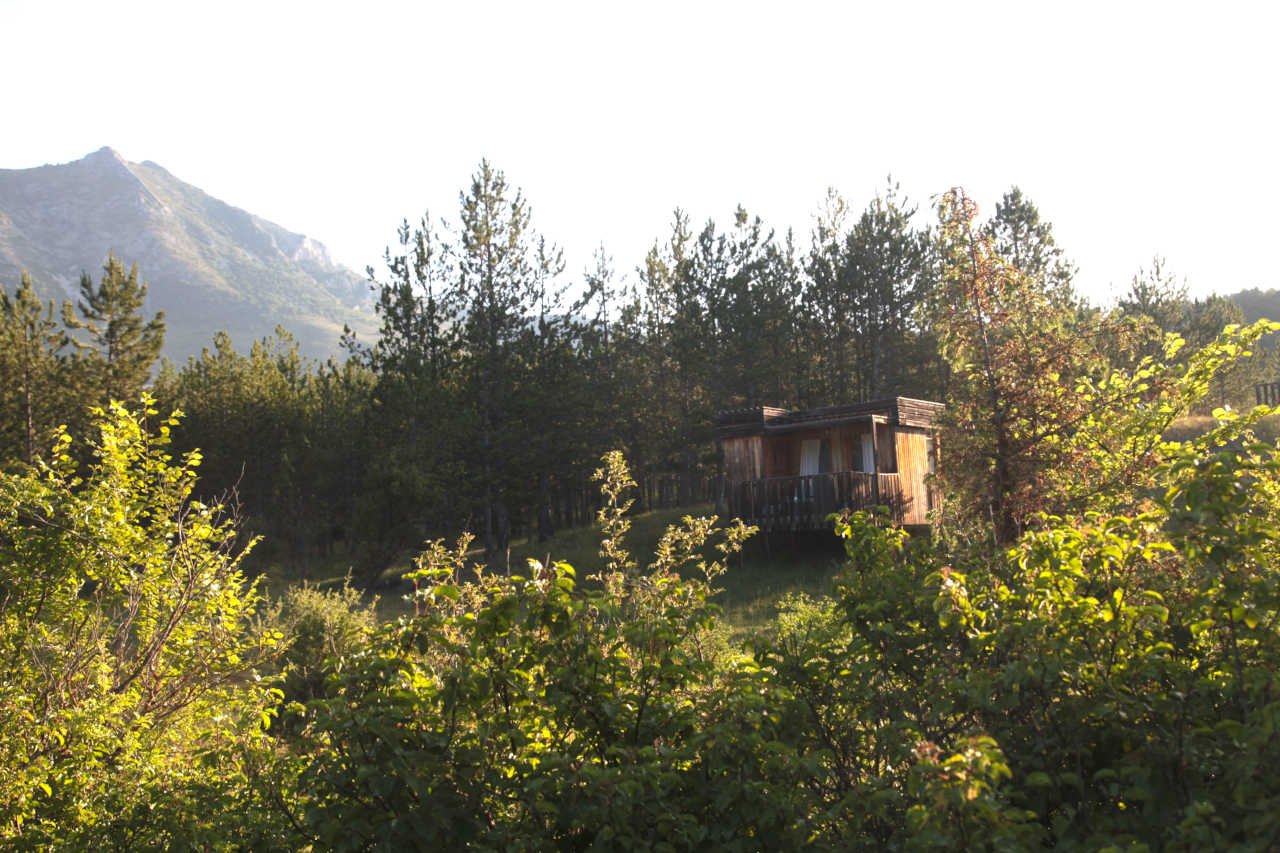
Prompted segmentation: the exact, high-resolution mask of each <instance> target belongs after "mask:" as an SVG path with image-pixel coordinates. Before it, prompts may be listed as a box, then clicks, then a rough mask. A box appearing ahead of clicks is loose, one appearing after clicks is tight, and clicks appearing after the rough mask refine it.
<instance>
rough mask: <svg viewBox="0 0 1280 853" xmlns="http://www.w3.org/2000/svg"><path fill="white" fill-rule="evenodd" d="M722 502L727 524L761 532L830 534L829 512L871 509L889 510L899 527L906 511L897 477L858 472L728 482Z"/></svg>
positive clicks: (895, 475)
mask: <svg viewBox="0 0 1280 853" xmlns="http://www.w3.org/2000/svg"><path fill="white" fill-rule="evenodd" d="M725 499H726V504H727V508H728V515H729V517H730V518H741V519H742V520H743V521H745V522H747V523H748V524H754V525H757V526H758V527H759V528H760V529H761V530H764V531H770V530H829V529H830V528H831V524H830V522H828V521H827V516H829V515H831V514H832V513H833V512H842V511H844V510H858V509H870V508H871V507H874V506H887V507H889V517H890V518H891V519H892V520H893V521H894V523H896V524H901V523H902V522H903V518H904V511H905V509H906V507H905V502H904V500H903V495H902V485H901V481H900V480H899V475H897V474H878V475H877V474H864V473H862V472H859V471H840V472H836V473H831V474H813V475H810V476H805V477H770V478H767V479H759V480H745V481H742V482H729V483H727V484H726V487H725Z"/></svg>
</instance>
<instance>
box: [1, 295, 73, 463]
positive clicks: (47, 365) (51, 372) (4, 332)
mask: <svg viewBox="0 0 1280 853" xmlns="http://www.w3.org/2000/svg"><path fill="white" fill-rule="evenodd" d="M66 346H67V333H66V330H65V329H63V327H62V324H60V323H59V322H58V320H57V318H56V317H55V314H54V303H53V302H52V301H50V302H49V303H48V304H47V305H46V304H45V303H44V302H42V301H41V300H40V298H39V297H38V296H37V295H36V292H35V288H34V287H33V286H32V284H31V276H30V275H28V274H27V273H25V272H24V273H23V274H22V282H21V284H19V286H18V289H17V290H16V291H14V293H13V295H12V296H10V295H9V293H8V292H7V291H3V290H0V405H2V406H3V410H2V411H3V414H0V458H3V459H11V458H21V459H23V460H24V461H26V462H27V463H28V464H30V463H32V462H33V461H35V457H36V454H37V453H38V452H39V451H41V450H42V449H43V448H44V447H45V446H46V445H47V443H48V438H49V435H50V433H51V431H52V430H53V428H54V427H55V426H57V425H58V423H59V422H60V416H62V415H63V414H64V413H68V412H74V411H75V409H77V408H78V404H79V400H78V398H77V396H76V394H75V387H74V385H73V384H72V385H70V387H69V385H68V383H66V382H65V381H64V380H65V378H66V377H65V373H66V370H65V366H66V360H65V358H64V356H63V350H64V349H65V348H66Z"/></svg>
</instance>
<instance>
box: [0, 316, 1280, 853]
mask: <svg viewBox="0 0 1280 853" xmlns="http://www.w3.org/2000/svg"><path fill="white" fill-rule="evenodd" d="M1257 332H1258V329H1252V330H1244V331H1240V330H1229V331H1228V332H1226V333H1225V334H1224V338H1223V339H1222V340H1220V341H1218V342H1217V343H1215V344H1213V345H1211V346H1210V347H1209V348H1208V349H1207V350H1206V351H1205V352H1204V353H1202V354H1201V356H1198V357H1197V358H1195V359H1192V360H1191V361H1190V362H1188V364H1189V365H1190V366H1191V367H1190V368H1189V369H1187V370H1185V371H1183V372H1182V373H1181V374H1180V375H1179V376H1177V377H1175V380H1171V381H1175V384H1176V385H1177V388H1175V389H1174V390H1175V391H1177V390H1178V389H1181V391H1180V392H1179V393H1182V392H1185V393H1186V394H1192V395H1193V394H1194V393H1196V389H1197V388H1204V387H1207V385H1206V382H1205V380H1206V377H1208V376H1210V375H1211V374H1212V373H1213V371H1214V369H1215V365H1218V364H1227V363H1229V362H1230V360H1231V359H1233V358H1235V357H1236V356H1238V355H1240V354H1242V352H1243V350H1242V347H1243V345H1246V344H1247V343H1248V341H1249V339H1250V337H1249V336H1250V335H1256V333H1257ZM1201 368H1203V369H1201ZM1142 369H1143V370H1147V369H1148V368H1146V367H1144V368H1142ZM1175 396H1176V395H1175ZM1167 399H1168V398H1167V397H1163V396H1162V397H1159V398H1156V397H1153V398H1152V404H1153V406H1155V407H1156V409H1154V410H1152V411H1154V412H1155V415H1153V414H1152V411H1148V410H1146V409H1144V408H1143V407H1141V406H1137V407H1134V406H1130V407H1129V408H1128V409H1127V410H1125V411H1122V412H1112V413H1110V414H1109V415H1107V416H1106V417H1103V416H1102V415H1101V414H1100V415H1098V416H1097V417H1095V418H1087V419H1083V420H1080V421H1079V424H1080V428H1079V429H1078V430H1077V431H1076V432H1074V433H1072V434H1069V435H1065V436H1064V438H1063V440H1064V441H1070V442H1074V445H1073V446H1072V447H1068V448H1065V449H1066V450H1067V451H1069V453H1068V455H1070V453H1074V452H1076V451H1077V450H1080V449H1081V448H1084V451H1082V452H1085V451H1087V452H1090V453H1093V454H1095V455H1098V454H1104V453H1105V454H1108V455H1107V456H1106V457H1105V458H1102V459H1099V460H1096V461H1097V464H1098V466H1099V467H1098V470H1100V471H1103V472H1104V473H1105V472H1107V471H1111V470H1113V469H1114V468H1115V466H1116V465H1127V464H1128V463H1127V460H1129V459H1131V458H1134V453H1133V452H1132V450H1131V448H1132V447H1138V448H1146V449H1145V450H1143V455H1142V458H1143V459H1145V460H1149V461H1150V462H1151V467H1150V470H1148V471H1146V472H1145V473H1144V476H1142V477H1140V478H1118V479H1117V478H1113V477H1110V476H1108V477H1105V478H1103V480H1104V481H1105V482H1108V483H1110V484H1112V485H1111V486H1110V487H1109V489H1108V490H1104V491H1099V492H1098V493H1097V495H1096V498H1097V500H1095V501H1094V502H1092V503H1091V504H1090V506H1091V507H1092V508H1090V509H1088V510H1086V511H1082V512H1078V513H1074V514H1069V515H1063V516H1060V517H1050V516H1041V517H1039V518H1036V519H1033V520H1032V522H1031V523H1030V524H1029V525H1028V527H1029V529H1028V531H1027V532H1025V533H1023V535H1022V536H1021V537H1020V538H1019V539H1018V540H1017V541H1016V542H1015V543H1014V544H1013V545H1012V546H1011V547H1009V548H1006V549H998V550H995V549H989V548H984V547H980V546H975V545H973V544H972V543H969V544H961V545H953V544H949V543H948V542H946V541H944V540H939V541H935V542H930V541H928V540H912V539H910V538H908V537H907V535H906V534H905V533H904V532H902V531H899V530H895V529H892V528H887V527H884V526H881V525H880V523H879V521H878V519H877V518H876V517H875V516H874V515H866V514H855V515H852V516H850V517H848V518H844V519H840V520H839V521H838V523H837V532H838V533H839V535H840V536H841V537H842V538H843V539H844V542H845V545H846V550H847V553H848V565H847V567H846V569H845V570H844V572H843V574H842V575H841V576H840V578H839V579H838V581H837V583H836V584H835V587H834V590H833V595H832V596H830V597H826V598H820V599H812V598H805V597H795V598H793V599H791V600H790V601H789V602H787V603H786V604H785V605H784V607H783V612H782V613H781V614H780V615H779V617H778V618H777V620H776V621H775V622H774V624H773V625H772V626H770V628H769V629H768V630H767V631H766V632H764V633H763V634H761V635H760V636H758V637H757V638H756V639H755V641H754V642H753V644H752V646H751V647H750V648H746V649H735V648H732V647H731V646H730V645H729V643H728V642H727V640H726V634H725V632H724V630H723V627H722V626H721V625H720V622H719V619H718V613H717V609H716V607H715V606H714V605H713V604H711V603H710V596H711V595H712V594H713V591H714V590H713V587H712V584H713V583H714V582H715V581H716V579H717V578H718V577H720V576H721V574H722V573H723V572H724V571H725V566H726V564H727V562H728V561H727V557H728V556H729V555H730V554H731V553H732V552H733V551H734V550H736V549H737V548H738V547H739V545H740V544H741V542H742V540H743V538H744V537H745V536H746V534H747V531H746V529H745V528H743V527H742V526H741V525H740V524H739V525H733V526H729V527H726V528H716V527H715V525H714V521H713V520H711V519H686V521H685V523H684V525H683V526H680V527H676V528H673V529H672V530H670V531H669V532H668V533H667V535H666V536H665V537H664V538H663V540H662V541H661V542H660V543H659V545H658V547H657V549H656V553H655V555H654V558H653V560H652V562H651V563H650V564H649V565H647V566H644V567H641V566H640V565H638V563H637V561H636V560H635V559H633V557H632V555H631V554H630V552H629V551H628V549H627V548H626V546H625V537H626V534H627V527H628V521H627V507H628V502H627V500H626V498H625V494H624V493H625V491H626V489H627V488H628V487H629V486H630V480H629V477H628V475H627V473H626V470H625V467H624V466H623V465H622V462H621V459H620V457H619V456H617V455H616V454H615V455H610V456H609V457H607V458H606V464H605V467H604V469H603V470H602V473H601V478H602V481H603V484H604V489H605V495H606V500H605V509H604V510H603V512H602V517H601V522H602V528H603V530H604V539H603V542H602V544H601V550H600V558H599V563H598V568H597V570H596V571H595V572H593V573H590V574H587V575H586V576H585V577H579V575H578V573H577V572H576V571H575V570H574V569H573V568H572V567H570V566H568V565H567V564H564V563H550V564H542V563H538V562H531V563H530V565H529V569H528V571H527V573H526V574H524V575H522V576H510V577H508V576H496V575H493V574H488V573H484V572H481V573H479V575H478V576H476V575H473V574H472V573H473V572H474V571H475V570H474V567H470V566H467V565H466V563H465V554H466V548H467V542H466V541H465V540H464V541H463V542H462V543H461V544H460V545H459V546H458V547H457V548H456V549H454V550H450V549H448V548H446V547H444V546H443V545H442V544H439V543H437V544H435V545H433V546H431V547H430V548H429V549H428V551H427V552H426V553H425V554H424V555H423V556H422V557H421V558H420V559H419V561H418V565H417V567H416V570H415V571H413V572H411V574H410V577H411V578H412V579H413V580H414V581H415V583H416V584H417V592H416V593H415V595H414V597H413V602H412V603H413V605H414V613H413V614H412V615H410V616H406V617H404V618H402V619H400V620H399V621H397V622H395V623H393V624H387V625H383V626H381V627H376V628H375V627H373V626H372V625H371V624H370V622H369V619H368V615H367V610H366V608H365V606H364V605H362V604H361V603H360V602H359V600H358V599H357V598H356V596H354V595H353V594H352V593H350V592H349V591H347V592H339V593H326V594H322V593H318V592H315V591H314V590H302V591H300V592H298V593H297V594H295V595H294V596H293V597H292V599H291V600H289V601H286V602H284V603H283V604H281V605H280V607H279V609H278V611H277V612H275V613H274V615H273V617H272V618H273V619H274V623H273V624H275V625H278V626H280V627H281V628H283V629H284V631H285V632H286V633H288V634H289V635H290V636H289V637H288V638H286V639H287V640H292V642H293V646H292V648H291V651H290V652H289V653H288V654H287V655H286V656H285V658H284V672H283V683H284V685H285V690H286V691H287V692H288V694H289V700H290V702H289V704H288V705H287V706H286V707H285V708H284V710H283V711H281V713H282V715H283V717H284V719H285V720H286V721H287V725H282V726H279V727H276V728H275V729H273V730H272V732H271V733H270V734H268V733H267V732H265V731H264V724H265V723H266V722H267V721H268V720H269V719H270V717H271V715H272V712H273V711H274V710H276V709H277V708H279V707H280V703H281V702H283V701H284V700H283V699H282V698H281V696H280V694H279V692H275V691H273V689H272V688H270V687H268V686H266V685H264V684H263V683H262V682H259V681H256V680H254V678H253V677H252V672H251V669H250V668H251V667H254V666H255V665H258V664H266V663H268V661H265V660H264V659H263V655H264V653H265V652H266V651H268V650H269V647H270V646H271V645H273V644H274V643H275V642H276V635H275V633H273V632H271V631H265V630H262V629H254V627H253V625H254V623H253V622H252V621H251V620H250V616H251V611H252V609H253V604H254V598H255V594H254V592H253V589H252V588H251V587H248V586H246V585H245V583H244V581H243V579H242V578H241V577H240V576H239V574H238V571H237V569H236V557H235V555H234V554H233V553H232V552H231V551H230V550H228V549H229V548H230V545H231V543H232V539H231V534H232V532H233V530H232V528H231V527H229V526H227V525H226V524H224V523H222V522H220V521H218V519H217V516H216V513H215V511H214V510H212V509H209V508H205V507H202V506H200V505H198V504H194V503H192V502H191V501H190V500H189V497H188V496H189V493H190V484H191V481H192V479H193V477H194V474H193V470H192V466H193V465H194V461H195V460H194V459H190V458H188V459H185V460H182V461H179V462H176V463H175V462H174V461H173V460H171V459H169V458H167V457H166V456H165V454H164V451H163V441H164V432H163V428H162V430H161V436H160V438H158V439H156V438H148V437H147V434H146V431H145V430H144V428H143V423H142V422H141V420H140V419H138V418H135V417H133V416H130V415H129V414H128V413H127V412H125V411H124V410H123V409H120V408H119V407H116V408H113V410H112V412H111V413H110V415H109V416H107V417H106V418H105V420H104V421H103V423H102V429H101V438H100V440H99V442H98V443H97V444H96V445H95V452H96V460H97V461H96V462H95V463H94V464H93V465H92V466H91V467H90V469H89V471H88V473H87V474H86V475H84V476H83V478H82V479H78V478H77V475H76V473H75V470H74V463H73V462H72V461H71V458H70V456H69V455H68V454H66V453H65V452H60V453H59V454H57V455H56V456H57V460H56V461H55V462H54V463H53V464H52V465H51V466H49V467H46V468H42V469H38V470H34V471H32V472H31V473H28V474H25V475H20V476H6V477H4V479H3V491H0V494H2V495H3V500H4V504H3V507H2V508H3V510H4V511H3V513H2V514H0V525H2V526H0V554H2V555H3V563H2V566H3V571H4V573H5V574H4V575H3V578H2V579H0V594H3V596H4V597H3V599H2V607H3V609H2V610H0V616H2V617H3V619H4V621H3V623H0V629H2V631H3V633H2V635H0V640H2V641H3V643H4V645H3V648H2V649H0V651H3V653H4V654H5V656H6V657H5V661H6V664H5V665H6V671H5V681H4V684H3V693H0V702H2V703H3V707H4V710H5V714H4V715H3V716H0V739H3V741H2V742H0V747H3V749H4V752H3V755H4V759H3V763H2V764H0V768H2V770H3V774H2V775H0V806H2V807H3V808H4V810H5V811H4V813H3V819H4V823H3V827H2V831H3V832H4V833H5V840H6V841H8V842H11V843H15V844H23V845H27V846H52V847H64V848H79V847H85V846H91V845H95V844H97V845H100V844H102V843H106V842H115V843H118V844H121V845H123V846H128V847H163V846H202V847H209V848H217V849H246V848H249V849H326V850H327V849H339V850H342V849H345V850H368V849H401V848H406V849H411V848H415V847H447V848H471V849H479V850H484V849H490V850H496V849H585V848H592V849H628V850H630V849H655V848H662V849H684V850H687V849H695V848H697V849H736V850H760V849H797V848H802V847H803V848H814V849H833V850H849V849H855V850H857V849H862V850H898V849H904V850H925V849H1012V850H1017V849H1037V848H1042V847H1044V846H1053V847H1058V848H1063V849H1068V850H1070V849H1082V850H1083V849H1089V850H1094V849H1099V848H1106V847H1112V848H1117V849H1121V848H1131V849H1167V850H1191V849H1195V850H1200V849H1257V850H1264V849H1274V848H1275V847H1276V846H1277V845H1280V817H1278V815H1280V777H1278V776H1277V774H1275V772H1274V767H1275V766H1277V763H1278V762H1280V738H1278V737H1277V736H1276V730H1277V726H1278V725H1280V689H1278V688H1280V685H1278V684H1277V676H1276V672H1277V669H1278V668H1280V618H1278V613H1280V560H1278V557H1280V456H1278V455H1277V448H1276V447H1275V446H1274V445H1270V444H1265V443H1260V442H1257V441H1255V440H1254V439H1253V438H1252V436H1251V433H1250V426H1251V424H1252V423H1253V422H1254V421H1255V420H1257V419H1258V418H1260V417H1262V416H1264V415H1265V414H1267V410H1265V409H1260V410H1258V411H1255V412H1254V413H1252V414H1250V415H1248V416H1246V417H1243V418H1235V417H1233V416H1231V415H1230V414H1229V413H1226V412H1221V413H1219V414H1218V418H1219V424H1218V426H1217V428H1216V429H1214V430H1213V431H1212V432H1211V433H1209V434H1207V435H1205V436H1202V437H1200V438H1197V439H1196V440H1194V441H1192V442H1188V443H1185V444H1181V445H1179V444H1175V443H1172V442H1168V441H1164V440H1162V439H1161V437H1160V435H1159V433H1158V432H1153V431H1152V424H1153V423H1160V422H1162V419H1163V417H1164V406H1165V402H1161V401H1165V400H1167ZM1156 415H1158V417H1157V416H1156ZM1103 427H1105V430H1104V431H1105V433H1106V435H1108V436H1110V437H1111V438H1112V439H1114V441H1113V442H1112V444H1111V445H1110V446H1109V447H1106V448H1100V447H1094V448H1093V449H1092V450H1088V448H1089V447H1090V446H1091V445H1092V444H1093V443H1095V441H1096V438H1097V436H1098V435H1100V434H1101V433H1100V432H1098V430H1102V429H1103ZM1117 442H1118V443H1117ZM64 445H65V442H62V443H60V444H59V447H64ZM1126 479H1127V482H1129V484H1130V486H1129V490H1128V492H1127V493H1122V490H1121V489H1120V486H1119V485H1117V484H1118V483H1120V482H1121V481H1122V480H1126ZM712 543H714V544H712ZM468 577H472V578H473V579H472V580H466V578H468Z"/></svg>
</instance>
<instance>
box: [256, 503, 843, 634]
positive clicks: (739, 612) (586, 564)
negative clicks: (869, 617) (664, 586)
mask: <svg viewBox="0 0 1280 853" xmlns="http://www.w3.org/2000/svg"><path fill="white" fill-rule="evenodd" d="M711 511H712V507H711V505H710V504H707V505H705V506H694V507H685V508H682V509H663V510H654V511H651V512H645V513H639V514H637V515H635V516H633V517H632V519H631V533H630V535H629V536H628V537H627V547H628V549H629V550H630V551H631V554H632V556H633V558H634V559H635V561H636V562H637V563H638V564H640V565H641V566H644V565H646V564H648V562H649V561H650V560H651V559H652V555H653V551H654V548H655V547H656V546H657V544H658V540H659V539H660V538H661V536H662V533H663V531H665V530H666V528H667V526H668V525H671V524H678V523H679V522H680V520H681V518H683V517H684V516H686V515H709V514H711ZM765 545H766V543H765V542H764V540H763V538H762V537H760V536H756V537H755V538H753V539H752V540H751V541H749V542H748V543H747V548H746V550H745V552H744V553H743V554H741V555H739V556H738V557H737V558H735V559H734V560H733V561H732V563H731V564H730V567H729V571H728V572H727V573H726V574H725V575H724V576H722V577H721V578H719V579H718V580H717V582H716V586H717V587H718V588H720V590H721V591H720V593H719V595H718V596H717V599H716V600H717V603H719V604H720V606H721V607H722V608H724V618H725V621H726V622H727V623H728V624H729V625H730V626H731V628H732V629H733V632H734V634H735V635H737V636H743V635H745V634H747V633H750V632H751V631H752V630H754V629H756V628H758V627H761V626H763V625H764V624H765V623H766V622H768V621H769V619H771V618H772V617H773V615H774V606H775V604H776V603H777V602H778V600H779V599H781V598H782V597H783V596H784V595H786V594H788V593H792V592H808V593H810V594H813V595H818V594H822V593H824V592H826V591H827V589H828V587H829V584H830V580H831V578H832V577H833V576H834V574H835V573H836V571H837V570H838V569H839V567H840V564H841V559H840V548H839V543H838V542H837V540H836V539H835V537H834V536H833V535H809V536H804V537H796V538H790V537H777V536H775V538H774V540H773V541H772V542H771V543H770V547H769V548H766V547H765ZM599 549H600V533H599V529H598V528H597V527H596V526H595V525H587V526H583V527H575V528H570V529H568V530H562V531H560V532H559V533H557V534H556V535H555V536H553V537H552V538H551V539H550V540H548V541H547V542H543V543H538V542H536V541H532V542H531V541H527V540H517V541H516V542H514V543H512V546H511V553H510V558H509V563H508V565H509V566H510V570H511V571H512V572H521V571H522V570H523V569H524V567H525V566H526V565H527V564H528V560H529V559H531V558H532V559H536V560H540V561H546V560H547V559H548V558H550V559H551V560H563V561H564V562H567V563H569V564H570V565H572V566H573V567H574V568H575V569H577V570H578V577H579V578H582V577H585V576H586V575H589V574H591V573H592V572H594V571H595V570H596V568H597V567H598V565H599V559H600V557H599ZM474 554H475V557H476V558H477V559H479V558H481V557H482V554H481V552H480V551H479V550H476V551H475V552H474ZM409 566H410V557H409V556H408V555H406V558H405V559H404V560H403V561H402V562H401V563H400V564H399V565H398V566H395V567H393V568H391V569H388V570H387V572H386V574H385V575H384V579H385V583H386V588H384V590H383V591H382V592H381V593H380V595H379V598H378V611H379V613H380V614H381V615H382V617H383V618H387V619H390V618H395V617H396V616H398V615H400V614H402V613H405V612H407V610H408V605H407V602H405V600H404V596H405V595H406V594H407V593H408V591H409V587H408V585H404V584H397V583H396V580H395V579H396V578H397V577H398V576H399V575H400V574H402V573H403V572H404V571H407V570H408V569H409ZM311 569H312V571H311V572H310V573H308V574H309V575H311V583H313V584H315V585H317V586H320V587H328V586H340V585H341V584H342V582H343V580H344V577H345V569H344V568H342V567H341V566H339V565H338V564H337V563H335V564H334V565H333V566H330V567H327V570H321V571H318V572H317V571H316V569H317V567H315V566H312V567H311ZM279 572H280V570H279V568H278V567H277V570H276V571H274V572H271V573H270V576H271V577H272V582H271V583H270V584H269V586H270V588H271V589H272V591H274V592H276V593H277V594H278V592H279V591H280V589H281V587H283V586H286V585H288V584H289V583H291V582H297V581H296V579H295V578H290V577H285V576H282V575H281V574H280V573H279Z"/></svg>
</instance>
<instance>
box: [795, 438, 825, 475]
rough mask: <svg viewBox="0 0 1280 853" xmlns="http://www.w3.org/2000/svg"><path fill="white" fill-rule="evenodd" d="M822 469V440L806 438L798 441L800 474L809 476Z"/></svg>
mask: <svg viewBox="0 0 1280 853" xmlns="http://www.w3.org/2000/svg"><path fill="white" fill-rule="evenodd" d="M821 471H822V441H821V440H820V439H817V438H806V439H805V440H804V441H802V442H800V476H801V477H809V476H812V475H814V474H818V473H821Z"/></svg>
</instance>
